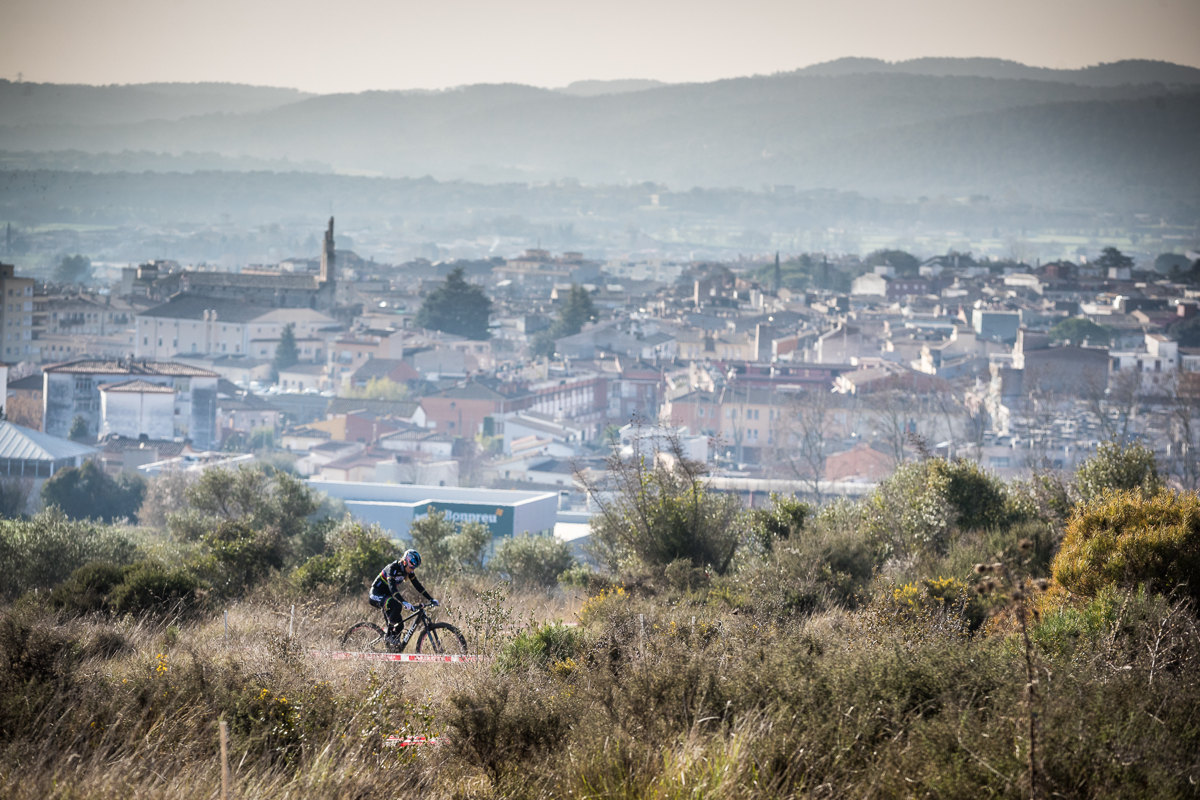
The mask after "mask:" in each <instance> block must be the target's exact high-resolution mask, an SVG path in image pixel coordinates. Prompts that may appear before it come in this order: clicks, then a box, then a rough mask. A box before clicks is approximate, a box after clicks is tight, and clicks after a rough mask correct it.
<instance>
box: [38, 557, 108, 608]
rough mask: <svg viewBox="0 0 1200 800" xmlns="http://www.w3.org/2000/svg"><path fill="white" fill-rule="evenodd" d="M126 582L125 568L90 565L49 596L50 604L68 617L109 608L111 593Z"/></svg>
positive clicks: (93, 563)
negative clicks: (69, 614)
mask: <svg viewBox="0 0 1200 800" xmlns="http://www.w3.org/2000/svg"><path fill="white" fill-rule="evenodd" d="M124 578H125V568H124V567H120V566H118V565H116V564H112V563H109V562H107V561H89V562H88V563H86V564H84V565H83V566H82V567H80V568H79V569H77V570H75V571H74V572H72V573H71V577H70V578H68V579H67V580H66V581H65V582H64V583H60V584H59V585H58V586H56V587H54V590H53V591H52V592H51V593H50V604H51V605H52V606H53V607H55V608H58V609H62V610H63V611H67V612H69V613H71V614H86V613H88V612H90V611H103V610H106V609H107V608H108V598H109V594H110V593H111V592H112V590H113V589H114V588H115V587H116V586H118V585H120V584H121V582H122V581H123V580H124Z"/></svg>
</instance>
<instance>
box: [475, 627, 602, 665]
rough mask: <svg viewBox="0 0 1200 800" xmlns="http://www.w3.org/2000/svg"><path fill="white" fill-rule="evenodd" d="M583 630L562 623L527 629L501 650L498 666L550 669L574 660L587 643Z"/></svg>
mask: <svg viewBox="0 0 1200 800" xmlns="http://www.w3.org/2000/svg"><path fill="white" fill-rule="evenodd" d="M583 640H584V637H583V633H582V631H580V629H579V628H575V627H568V626H566V625H561V624H547V625H538V626H537V627H536V628H534V629H533V630H532V631H523V632H522V633H520V634H518V635H517V637H516V638H514V639H513V640H512V641H510V642H509V643H508V644H507V645H505V646H504V648H503V649H502V650H501V651H500V655H499V657H498V658H497V660H496V666H497V668H498V669H501V670H505V671H512V670H516V669H522V668H529V667H531V666H532V667H538V668H539V669H549V668H550V667H552V666H554V665H555V664H562V663H563V662H566V661H567V660H568V659H572V660H574V658H575V657H576V656H577V655H579V651H580V649H581V647H582V645H583Z"/></svg>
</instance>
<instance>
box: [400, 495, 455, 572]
mask: <svg viewBox="0 0 1200 800" xmlns="http://www.w3.org/2000/svg"><path fill="white" fill-rule="evenodd" d="M408 535H409V538H410V539H411V540H412V546H413V547H414V548H415V549H416V550H417V552H419V553H420V554H421V567H422V569H425V570H426V571H427V572H429V573H430V574H431V575H438V574H441V573H443V572H445V571H447V570H448V569H449V567H450V552H449V550H448V548H447V540H448V539H449V538H450V537H451V536H453V535H454V523H453V522H451V521H450V520H448V519H446V515H445V514H444V513H443V512H441V511H432V510H431V511H430V512H429V513H428V514H426V515H425V516H424V517H422V518H421V519H417V520H413V523H412V525H410V526H409V527H408Z"/></svg>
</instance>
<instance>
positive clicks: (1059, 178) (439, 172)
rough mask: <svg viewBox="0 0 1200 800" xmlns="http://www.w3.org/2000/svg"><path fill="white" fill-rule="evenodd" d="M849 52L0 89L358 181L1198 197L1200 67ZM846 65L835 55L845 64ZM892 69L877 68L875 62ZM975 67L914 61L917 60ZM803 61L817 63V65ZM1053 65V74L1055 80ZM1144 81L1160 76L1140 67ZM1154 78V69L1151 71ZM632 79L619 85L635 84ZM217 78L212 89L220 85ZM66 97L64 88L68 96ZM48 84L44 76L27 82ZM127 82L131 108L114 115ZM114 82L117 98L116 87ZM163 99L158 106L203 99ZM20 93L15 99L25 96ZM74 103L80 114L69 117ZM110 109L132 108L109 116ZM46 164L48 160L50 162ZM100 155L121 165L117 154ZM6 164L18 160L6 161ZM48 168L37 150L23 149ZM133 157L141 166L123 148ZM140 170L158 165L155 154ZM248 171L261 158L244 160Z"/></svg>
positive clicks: (58, 131) (135, 141) (74, 139)
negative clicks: (756, 72)
mask: <svg viewBox="0 0 1200 800" xmlns="http://www.w3.org/2000/svg"><path fill="white" fill-rule="evenodd" d="M881 64H882V62H870V61H864V60H858V62H855V63H843V62H833V63H831V64H829V65H824V66H825V69H826V71H827V72H829V71H834V72H836V71H838V70H841V71H842V72H845V73H846V74H817V73H819V72H820V70H818V69H816V68H813V69H810V70H804V71H800V72H793V73H788V74H780V75H773V76H759V77H750V78H739V79H732V80H724V81H717V82H713V83H702V84H678V85H667V86H658V87H653V86H652V87H649V88H641V87H643V86H644V84H636V85H637V86H639V88H641V90H640V91H622V90H621V88H622V87H621V85H618V86H617V87H615V88H617V91H612V92H606V93H600V94H594V95H593V94H587V95H586V96H580V95H575V94H569V93H566V92H564V91H555V90H548V89H539V88H534V87H529V86H519V85H478V86H469V87H462V88H459V89H454V90H447V91H441V92H364V93H361V94H339V95H322V96H314V97H305V96H301V95H299V94H298V93H297V94H295V96H294V97H295V99H294V100H293V101H291V102H285V100H286V99H287V97H286V95H283V94H271V92H274V91H276V90H261V92H262V93H259V91H258V90H255V89H253V87H226V89H227V93H226V96H227V97H228V98H230V100H229V102H230V103H232V102H233V100H234V99H237V100H238V102H240V103H242V104H243V106H246V105H249V106H253V107H252V108H245V107H243V108H241V109H240V110H238V109H234V108H232V106H227V107H225V108H223V109H222V110H220V111H219V112H215V113H205V114H199V115H193V116H187V117H184V118H178V117H176V118H172V116H171V114H169V113H167V111H166V110H164V111H163V113H161V114H158V115H157V116H156V115H155V114H153V113H152V112H150V111H148V110H147V108H146V103H148V102H149V101H148V100H147V96H148V95H147V94H145V93H146V92H150V93H153V92H154V91H158V89H153V90H152V89H150V88H144V87H99V88H95V90H94V91H95V92H98V93H102V94H103V93H105V92H110V94H109V95H107V97H108V98H109V99H110V100H112V101H113V102H112V105H113V106H114V108H112V109H109V110H108V111H105V112H104V113H105V114H108V115H110V116H108V117H106V118H102V117H103V115H102V114H100V112H99V111H97V110H96V109H97V106H98V105H101V103H100V101H99V100H97V97H99V96H100V95H96V96H90V95H89V94H88V91H89V90H88V87H63V89H64V96H65V97H66V98H67V99H64V100H63V101H62V102H61V103H60V104H59V105H57V106H56V105H55V104H54V103H53V102H51V100H52V99H53V98H50V99H45V98H43V102H42V105H40V106H38V107H37V109H36V113H35V111H34V110H31V109H30V108H27V107H26V106H24V105H22V103H25V102H26V100H27V99H28V98H26V97H25V96H24V95H22V94H21V92H20V91H19V88H20V87H18V86H16V85H14V84H5V85H0V102H3V103H4V109H5V114H4V115H3V117H2V122H0V150H3V151H7V152H8V153H9V154H12V153H20V152H26V153H43V154H44V153H47V152H53V151H74V153H73V154H72V168H77V169H93V170H101V169H104V167H103V165H102V163H103V162H100V161H98V162H97V164H96V165H89V164H88V163H87V160H86V157H85V154H88V153H93V154H113V153H127V152H145V153H148V154H167V155H170V156H173V157H179V156H182V155H184V154H189V153H191V154H195V153H204V154H211V156H210V160H209V163H213V161H212V159H225V160H226V166H225V168H229V169H239V168H243V167H239V166H237V165H239V164H243V165H253V164H260V165H261V164H263V163H286V164H309V165H315V166H314V168H318V169H320V168H323V167H324V165H328V167H329V168H331V169H333V170H335V171H339V172H344V173H350V174H360V175H361V174H368V175H380V176H394V177H404V176H409V177H419V176H424V175H430V176H432V177H434V178H437V179H441V180H466V181H475V182H484V183H494V182H502V181H517V182H525V181H548V180H559V179H564V178H575V179H579V180H581V181H584V182H588V183H597V184H599V183H608V184H611V183H632V182H641V181H654V182H659V183H663V184H666V185H668V186H670V187H671V188H673V189H687V188H690V187H692V186H709V187H746V188H753V189H759V188H761V187H762V186H764V185H781V184H782V185H790V186H794V187H796V188H797V189H812V188H834V189H839V190H850V191H858V192H862V193H864V194H868V195H889V196H905V197H918V196H922V195H925V196H945V195H948V196H959V195H980V194H981V195H996V194H1004V195H1005V196H1010V197H1022V196H1028V197H1030V198H1031V199H1037V200H1039V201H1046V202H1057V203H1077V202H1080V201H1083V202H1089V203H1090V202H1092V201H1094V200H1095V199H1096V198H1097V197H1104V196H1108V195H1114V196H1115V195H1119V200H1120V202H1123V203H1132V204H1134V205H1137V204H1140V203H1142V201H1143V199H1144V198H1155V197H1159V198H1163V197H1164V192H1165V199H1166V201H1167V202H1171V203H1176V202H1184V203H1195V202H1196V197H1195V190H1194V187H1195V186H1196V185H1200V156H1198V153H1197V148H1196V147H1195V143H1194V141H1195V131H1196V130H1197V129H1198V124H1200V70H1194V69H1190V68H1184V67H1178V66H1176V65H1170V64H1158V63H1156V62H1122V63H1119V64H1111V65H1104V66H1102V67H1094V68H1090V69H1088V70H1078V71H1066V72H1062V71H1059V72H1055V71H1049V70H1036V71H1035V72H1036V75H1037V77H1025V76H1023V75H1024V74H1025V73H1026V72H1028V71H1029V70H1031V69H1033V68H1028V67H1023V66H1022V65H1016V64H1011V62H997V61H991V60H968V61H952V60H941V59H926V60H922V61H919V62H905V63H904V64H901V65H883V66H880V65H881ZM839 65H840V66H839ZM885 68H886V69H885ZM968 68H970V69H974V70H975V71H976V72H980V73H988V72H990V73H992V74H994V75H999V74H1001V73H1005V72H1008V71H1015V72H1016V73H1019V75H1018V76H1016V77H1003V76H1001V77H981V76H979V75H976V74H942V75H930V74H914V72H915V71H916V70H918V69H925V70H927V71H939V70H940V71H941V72H943V73H953V72H958V73H965V72H969V71H970V69H968ZM814 70H815V71H814ZM1054 76H1059V77H1057V78H1056V77H1054ZM1151 79H1152V80H1151ZM1145 80H1151V82H1149V83H1146V82H1143V81H1145ZM633 85H635V84H630V88H632V86H633ZM221 88H222V87H220V86H216V87H213V88H212V92H217V91H218V90H220V89H221ZM68 90H69V91H68ZM38 91H40V92H41V93H42V94H52V91H51V90H50V89H48V88H46V87H39V88H38V90H37V91H35V92H34V94H35V95H36V94H37V93H38ZM120 91H125V92H126V93H127V94H128V102H129V103H130V104H132V106H134V107H135V111H136V113H135V111H130V112H129V113H127V114H126V115H125V116H123V117H121V116H120V115H119V114H118V113H117V110H118V108H119V107H120V106H121V103H120V102H118V100H120V99H121V98H122V97H125V95H120V94H119V92H120ZM111 92H118V94H111ZM212 92H206V91H202V90H201V88H199V87H196V88H194V89H193V90H192V91H191V92H190V93H189V92H182V91H181V92H177V93H175V94H171V93H170V92H165V93H164V94H163V96H164V97H168V98H170V102H168V101H167V100H164V101H163V103H164V109H166V108H167V107H169V108H170V109H174V112H173V113H176V114H177V113H179V109H181V108H182V107H183V105H184V104H185V101H186V102H190V103H193V107H198V106H199V105H202V103H200V100H201V99H203V100H204V102H210V101H211V102H215V100H213V98H214V97H215V96H216V95H214V94H213V93H212ZM14 98H19V102H17V100H15V99H14ZM73 109H77V110H73ZM114 117H119V118H120V119H124V120H129V121H127V122H117V121H114ZM43 158H44V157H43ZM108 158H109V161H108V163H113V162H112V160H111V158H110V157H108ZM7 160H8V163H9V164H13V163H15V164H16V165H17V166H18V167H19V166H20V162H21V159H20V158H16V159H15V161H14V159H13V158H12V156H11V155H10V156H9V158H8V159H7ZM29 160H32V161H34V162H35V164H37V165H40V166H46V164H45V162H44V160H43V161H41V162H40V163H38V160H37V159H29ZM120 163H122V164H123V165H124V166H123V167H122V168H124V169H137V168H138V167H137V164H136V159H135V160H134V163H130V159H129V158H125V159H121V160H120ZM145 168H146V169H153V168H154V167H151V166H147V167H145ZM251 168H253V167H251Z"/></svg>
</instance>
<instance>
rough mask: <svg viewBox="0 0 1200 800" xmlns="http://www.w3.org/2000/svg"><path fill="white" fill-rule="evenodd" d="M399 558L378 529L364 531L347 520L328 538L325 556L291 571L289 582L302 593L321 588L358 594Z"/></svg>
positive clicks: (314, 558) (312, 559)
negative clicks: (357, 592) (390, 563)
mask: <svg viewBox="0 0 1200 800" xmlns="http://www.w3.org/2000/svg"><path fill="white" fill-rule="evenodd" d="M398 556H399V554H398V553H397V552H396V545H395V544H394V543H393V542H392V540H391V539H389V538H387V536H385V535H384V533H383V531H382V530H381V529H380V528H379V526H377V525H376V526H372V527H370V528H366V527H363V525H362V524H361V523H359V522H356V521H354V520H351V519H346V520H344V521H343V522H342V523H341V524H340V525H339V526H338V527H337V528H336V529H334V531H333V533H332V534H331V535H330V537H329V545H328V547H327V552H326V553H324V554H322V555H318V556H313V557H312V558H310V559H308V560H307V561H305V562H304V563H303V564H301V565H300V566H299V567H297V568H296V569H295V570H293V572H292V574H291V582H292V585H293V586H295V587H296V588H297V589H299V590H301V591H305V592H310V591H313V590H315V589H317V588H319V587H322V586H327V587H331V588H333V589H336V590H337V591H340V592H354V591H361V590H363V589H365V588H366V587H367V586H369V585H370V583H371V581H373V580H374V579H375V576H376V575H378V574H379V570H380V569H381V568H382V567H383V566H384V565H385V564H387V563H389V562H391V561H394V560H395V559H396V558H397V557H398Z"/></svg>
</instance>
